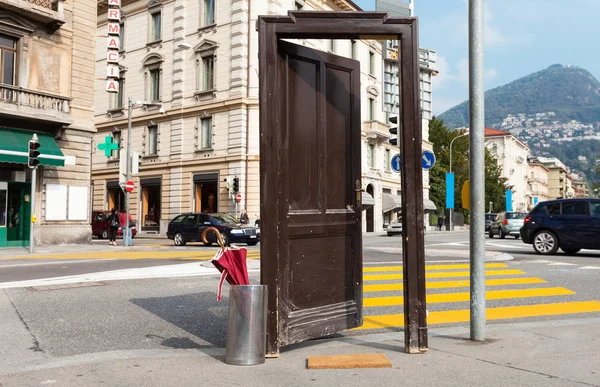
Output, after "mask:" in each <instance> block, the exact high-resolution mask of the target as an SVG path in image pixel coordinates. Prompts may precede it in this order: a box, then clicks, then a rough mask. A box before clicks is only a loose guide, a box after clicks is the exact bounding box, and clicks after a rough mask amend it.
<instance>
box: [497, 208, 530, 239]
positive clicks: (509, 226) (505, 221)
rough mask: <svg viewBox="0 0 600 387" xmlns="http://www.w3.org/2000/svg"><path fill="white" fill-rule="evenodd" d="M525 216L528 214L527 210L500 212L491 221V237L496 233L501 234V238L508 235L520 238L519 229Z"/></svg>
mask: <svg viewBox="0 0 600 387" xmlns="http://www.w3.org/2000/svg"><path fill="white" fill-rule="evenodd" d="M525 216H527V214H526V213H525V212H500V213H499V214H498V215H497V216H496V219H495V220H494V221H493V222H491V223H490V228H489V230H488V235H489V237H490V238H493V237H494V235H499V236H500V238H501V239H504V238H505V237H506V236H507V235H511V236H514V237H515V238H517V239H519V237H520V235H519V230H521V227H522V226H523V220H524V219H525Z"/></svg>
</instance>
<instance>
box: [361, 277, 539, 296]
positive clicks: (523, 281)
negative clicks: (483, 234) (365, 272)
mask: <svg viewBox="0 0 600 387" xmlns="http://www.w3.org/2000/svg"><path fill="white" fill-rule="evenodd" d="M544 283H546V281H545V280H543V279H541V278H536V277H519V278H502V279H488V280H486V281H485V286H504V285H529V284H544ZM425 286H426V287H427V289H448V288H468V287H469V286H471V285H470V282H469V280H466V281H435V282H434V281H429V282H426V283H425ZM402 290H403V285H402V284H401V283H396V284H379V285H363V292H364V293H372V292H393V291H402Z"/></svg>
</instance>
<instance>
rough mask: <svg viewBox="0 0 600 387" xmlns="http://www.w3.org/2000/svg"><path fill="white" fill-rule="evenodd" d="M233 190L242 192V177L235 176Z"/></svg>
mask: <svg viewBox="0 0 600 387" xmlns="http://www.w3.org/2000/svg"><path fill="white" fill-rule="evenodd" d="M233 192H234V193H238V192H240V178H239V177H234V178H233Z"/></svg>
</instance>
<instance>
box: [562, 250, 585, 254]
mask: <svg viewBox="0 0 600 387" xmlns="http://www.w3.org/2000/svg"><path fill="white" fill-rule="evenodd" d="M579 250H581V249H562V251H564V252H565V254H567V255H575V254H577V252H579Z"/></svg>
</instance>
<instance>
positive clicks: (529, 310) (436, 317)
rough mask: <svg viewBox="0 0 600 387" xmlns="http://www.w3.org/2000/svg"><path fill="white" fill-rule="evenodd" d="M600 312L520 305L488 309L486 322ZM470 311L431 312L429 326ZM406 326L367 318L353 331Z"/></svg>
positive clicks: (572, 305)
mask: <svg viewBox="0 0 600 387" xmlns="http://www.w3.org/2000/svg"><path fill="white" fill-rule="evenodd" d="M594 312H600V302H599V301H584V302H562V303H553V304H538V305H519V306H507V307H499V308H487V309H486V320H488V321H490V320H505V319H514V318H526V317H542V316H556V315H564V314H577V313H594ZM470 313H471V312H470V311H469V310H468V309H467V310H448V311H439V312H429V316H428V317H427V324H428V325H436V324H449V323H458V322H468V321H469V320H470ZM403 326H404V315H403V314H391V315H382V316H365V317H364V324H363V325H362V326H361V327H358V328H355V329H353V330H364V329H379V328H393V327H403Z"/></svg>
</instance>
